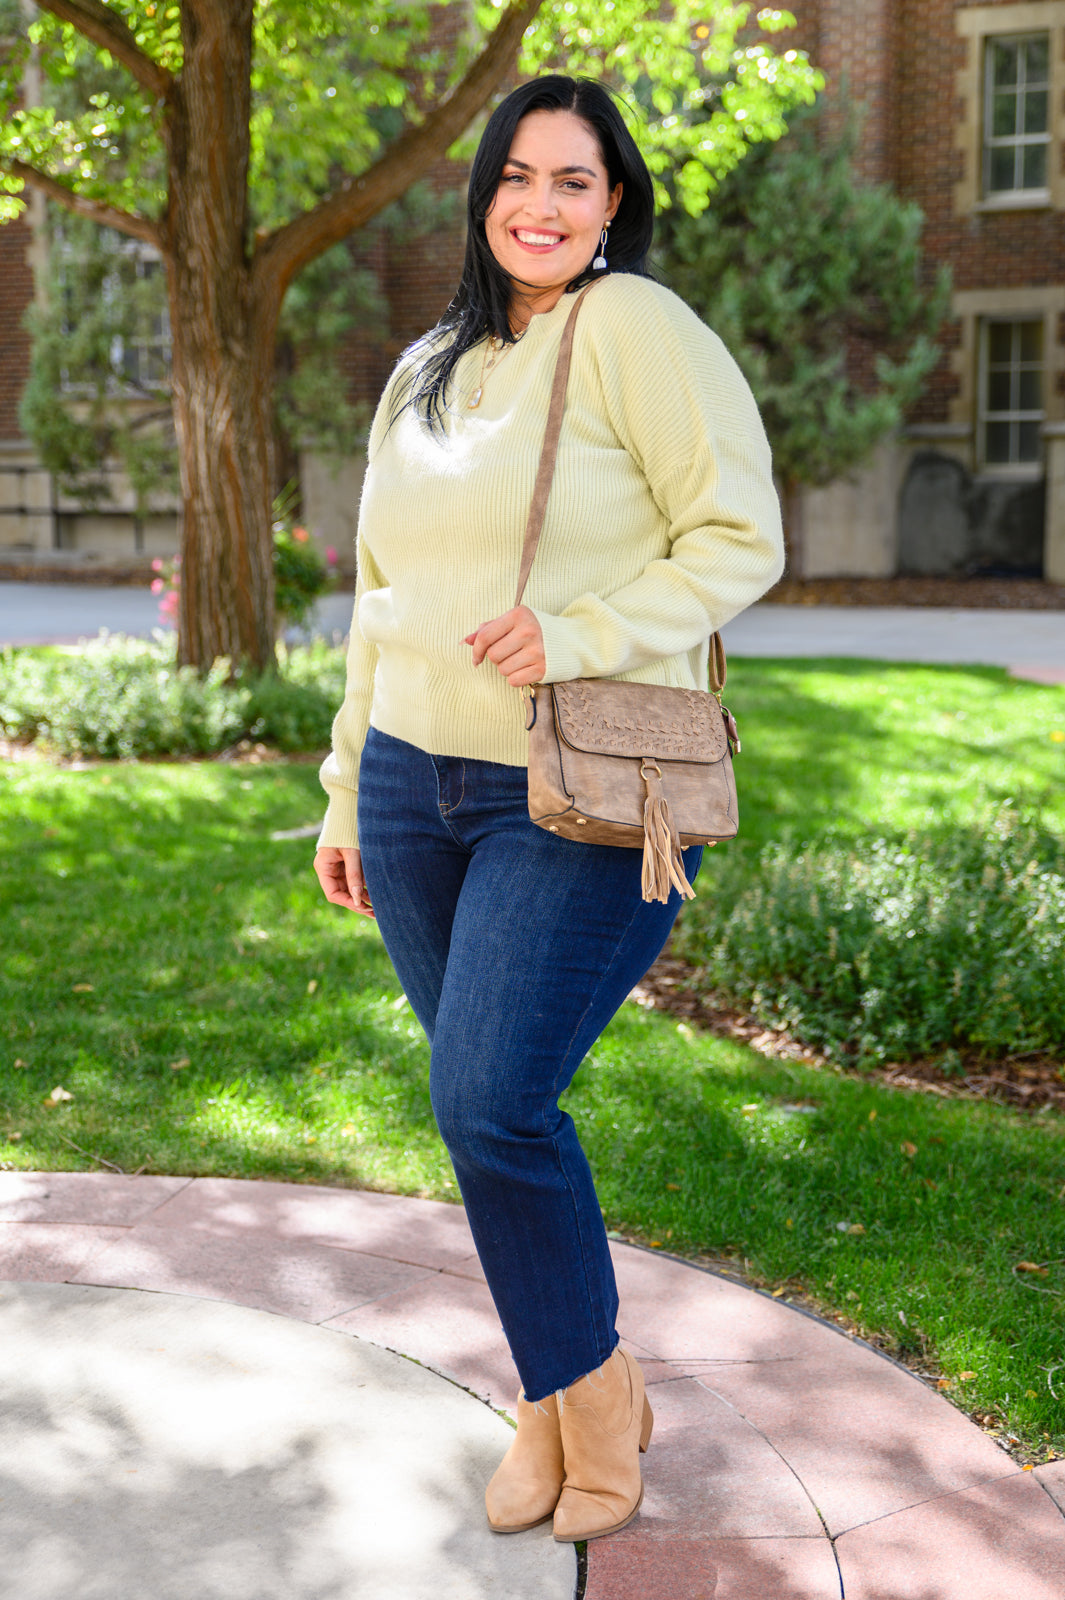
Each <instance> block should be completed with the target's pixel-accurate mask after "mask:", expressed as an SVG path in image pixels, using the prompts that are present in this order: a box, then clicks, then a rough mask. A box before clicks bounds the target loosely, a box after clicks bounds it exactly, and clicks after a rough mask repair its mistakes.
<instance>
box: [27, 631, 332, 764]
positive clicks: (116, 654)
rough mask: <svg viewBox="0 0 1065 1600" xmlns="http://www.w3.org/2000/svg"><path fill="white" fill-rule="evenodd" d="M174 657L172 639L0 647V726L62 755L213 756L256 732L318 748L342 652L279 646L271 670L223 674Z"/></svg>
mask: <svg viewBox="0 0 1065 1600" xmlns="http://www.w3.org/2000/svg"><path fill="white" fill-rule="evenodd" d="M227 675H228V663H226V662H221V663H218V664H217V665H216V666H215V668H214V669H213V670H212V671H211V672H210V673H208V675H207V676H206V677H205V678H201V677H200V676H199V675H198V674H197V673H196V672H195V671H193V669H192V668H189V667H185V668H178V667H177V665H176V663H175V641H174V638H173V636H167V635H164V634H162V633H159V634H157V635H156V636H155V638H154V639H151V640H144V639H130V638H125V637H123V636H119V635H101V637H100V638H99V639H98V640H96V641H95V642H93V643H92V644H90V645H88V646H87V647H86V648H85V649H83V650H80V651H77V652H66V651H61V650H16V649H8V650H4V651H0V733H2V734H3V735H4V736H6V737H7V738H9V739H15V740H20V741H23V742H26V743H35V744H38V745H40V746H41V747H42V749H44V750H47V751H52V752H54V753H56V754H58V755H63V756H102V757H105V758H120V759H126V760H128V759H132V758H134V757H137V756H163V755H211V754H215V753H217V752H218V751H220V750H225V749H226V748H227V747H228V746H230V745H232V744H235V743H237V742H238V741H239V740H240V739H242V738H254V739H258V740H261V741H263V742H264V743H266V744H271V745H275V746H276V747H277V748H278V749H281V750H290V751H291V750H315V749H323V748H325V747H326V746H327V745H328V744H329V737H330V729H331V726H332V720H333V717H334V715H335V713H336V710H337V707H338V706H339V705H340V701H341V699H342V697H343V693H344V658H343V655H342V653H341V652H340V651H338V650H335V649H332V648H331V647H329V646H327V645H326V644H324V643H322V642H317V643H315V644H311V645H307V646H301V647H299V648H298V649H295V650H291V651H287V652H281V655H280V660H279V667H278V672H277V673H276V675H268V676H265V677H261V678H245V679H239V680H238V681H237V682H235V683H228V682H227V681H226V678H227Z"/></svg>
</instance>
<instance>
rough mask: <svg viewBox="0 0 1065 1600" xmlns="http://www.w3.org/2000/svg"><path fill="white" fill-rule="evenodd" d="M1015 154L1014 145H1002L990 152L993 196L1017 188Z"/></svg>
mask: <svg viewBox="0 0 1065 1600" xmlns="http://www.w3.org/2000/svg"><path fill="white" fill-rule="evenodd" d="M1013 152H1014V147H1013V145H1006V146H1001V145H1000V146H999V147H998V148H997V149H995V150H992V151H990V152H989V154H990V156H991V162H990V167H991V171H990V178H989V187H990V189H991V191H992V193H993V194H1001V193H1002V192H1003V191H1008V190H1010V189H1013V188H1015V187H1016V185H1015V183H1014V181H1013V171H1014V160H1013Z"/></svg>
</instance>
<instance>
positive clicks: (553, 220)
mask: <svg viewBox="0 0 1065 1600" xmlns="http://www.w3.org/2000/svg"><path fill="white" fill-rule="evenodd" d="M620 201H621V185H620V183H619V184H617V185H616V187H615V188H613V189H611V187H610V179H609V176H608V174H607V170H606V167H605V165H604V163H603V157H602V155H601V154H600V150H599V143H598V140H597V139H596V136H595V134H594V133H593V132H592V130H591V128H590V127H589V126H588V124H587V123H586V122H584V121H582V119H581V118H580V117H578V116H576V115H575V114H574V113H573V112H572V111H530V112H529V113H528V115H527V116H524V117H522V119H521V121H520V122H519V123H518V126H517V129H516V130H515V133H514V141H513V143H512V144H511V147H510V154H509V156H508V158H507V160H506V162H505V163H504V166H503V173H502V176H501V178H500V180H499V187H498V189H497V190H496V197H495V200H494V201H493V202H492V206H491V209H490V210H489V212H488V215H487V217H486V218H485V234H486V236H487V239H488V244H489V247H490V249H491V251H492V254H493V255H494V256H495V258H496V260H497V261H498V262H499V265H500V266H501V267H502V268H503V270H504V272H505V273H506V274H507V276H508V277H509V278H510V280H511V283H512V284H513V286H514V301H513V304H512V308H511V321H512V323H513V325H514V329H515V331H516V332H517V331H519V330H520V329H521V328H523V327H525V326H527V324H528V320H529V317H530V316H532V315H534V314H535V313H536V312H540V311H550V309H551V307H552V306H554V305H556V304H557V303H558V301H559V299H560V298H561V296H562V293H563V291H564V290H565V287H566V285H567V284H568V283H571V282H572V281H573V279H574V278H576V277H578V276H579V275H580V274H581V273H582V272H584V271H585V270H586V269H587V268H588V266H589V265H590V263H591V261H592V258H593V256H594V255H595V254H596V252H597V249H598V246H599V235H600V233H601V232H602V229H603V225H604V223H606V222H608V221H609V220H610V219H611V217H613V215H614V213H615V212H616V211H617V208H618V205H619V204H620Z"/></svg>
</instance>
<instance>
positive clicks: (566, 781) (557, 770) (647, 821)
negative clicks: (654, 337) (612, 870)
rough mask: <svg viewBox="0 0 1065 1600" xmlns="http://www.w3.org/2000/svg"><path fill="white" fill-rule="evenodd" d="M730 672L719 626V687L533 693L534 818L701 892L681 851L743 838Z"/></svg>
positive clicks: (550, 452) (558, 376) (656, 886)
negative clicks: (728, 703)
mask: <svg viewBox="0 0 1065 1600" xmlns="http://www.w3.org/2000/svg"><path fill="white" fill-rule="evenodd" d="M592 287H594V286H593V285H591V284H589V286H588V289H584V290H582V291H581V293H580V294H579V295H578V296H577V301H576V303H575V305H574V307H573V310H572V311H571V312H570V314H569V318H568V320H567V322H566V326H565V328H564V329H563V333H562V342H561V345H560V346H559V352H558V362H557V365H556V367H555V377H554V383H553V385H552V388H551V401H550V405H549V407H548V414H547V428H546V431H545V434H544V444H543V449H542V451H541V453H540V466H539V470H538V472H537V475H536V484H535V487H534V489H533V498H532V505H531V506H530V508H529V520H528V522H527V524H526V528H525V543H524V546H523V548H522V558H521V570H520V573H519V575H518V593H517V598H516V599H515V601H514V604H515V606H519V605H520V604H521V598H522V595H523V594H524V593H525V586H526V584H527V583H528V581H529V572H530V570H531V568H532V564H533V557H534V556H535V555H536V547H537V545H538V544H539V542H540V532H541V530H542V528H543V524H544V514H545V512H546V510H547V501H548V497H549V495H550V493H551V480H552V478H553V477H554V471H555V457H556V455H557V454H558V441H559V435H560V433H561V431H562V412H563V409H564V407H565V402H566V382H567V379H568V377H569V367H570V358H571V355H572V352H573V335H574V329H575V324H576V321H577V314H578V312H579V311H580V307H581V302H582V301H583V299H584V296H585V295H586V294H587V293H588V290H589V289H590V288H592ZM726 670H727V669H726V662H725V647H724V644H723V643H722V641H721V635H720V634H719V633H715V634H713V635H712V637H711V639H710V662H709V677H710V687H711V689H712V691H713V693H707V692H706V691H704V690H699V689H667V688H662V687H660V686H659V685H658V684H653V683H628V682H623V681H621V682H619V681H618V680H617V679H615V678H574V679H571V680H569V681H568V682H566V683H542V684H535V685H533V687H532V688H531V689H529V690H526V691H525V693H526V695H527V716H526V726H527V727H528V730H529V815H530V817H531V818H532V820H533V821H534V822H535V823H537V824H538V826H539V827H541V828H546V829H547V830H548V832H549V833H557V834H559V835H560V836H561V837H562V838H565V839H578V840H584V841H585V842H586V843H588V844H612V845H623V846H628V847H629V848H632V849H641V848H642V850H643V897H644V899H645V900H666V899H668V897H669V892H670V889H671V888H674V889H678V890H679V891H680V893H681V894H682V895H684V896H685V898H687V899H689V900H691V899H694V898H695V890H694V889H693V888H692V886H691V884H690V883H689V882H688V880H687V878H686V876H685V873H684V861H683V858H682V856H681V850H682V849H687V848H688V846H690V845H698V844H712V843H716V842H717V841H718V840H719V839H731V838H734V837H735V835H736V832H737V830H738V828H739V811H738V807H737V800H736V780H735V777H734V775H733V771H732V752H733V749H735V750H736V752H737V753H738V751H739V748H740V742H739V737H738V735H737V732H736V724H735V722H734V721H733V718H732V716H731V714H730V713H729V712H728V711H726V710H725V708H724V706H723V705H722V704H721V692H722V690H723V689H724V687H725V676H726Z"/></svg>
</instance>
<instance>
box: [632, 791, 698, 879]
mask: <svg viewBox="0 0 1065 1600" xmlns="http://www.w3.org/2000/svg"><path fill="white" fill-rule="evenodd" d="M641 776H642V778H643V781H644V783H645V784H646V785H647V799H646V800H645V801H644V807H643V877H642V883H643V897H644V899H645V900H659V901H665V900H668V899H669V891H670V889H671V888H673V889H677V890H678V891H679V892H680V894H682V895H683V897H684V898H685V900H694V899H695V890H694V889H693V888H692V886H691V884H690V883H689V882H688V880H687V878H686V876H685V873H684V858H683V856H682V855H681V852H680V839H679V837H678V835H677V830H676V828H675V827H674V825H673V814H672V812H671V811H670V809H669V801H668V800H667V799H666V797H665V794H664V792H663V790H662V781H661V774H660V773H659V772H658V769H657V767H648V766H646V765H645V766H643V767H642V768H641Z"/></svg>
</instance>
